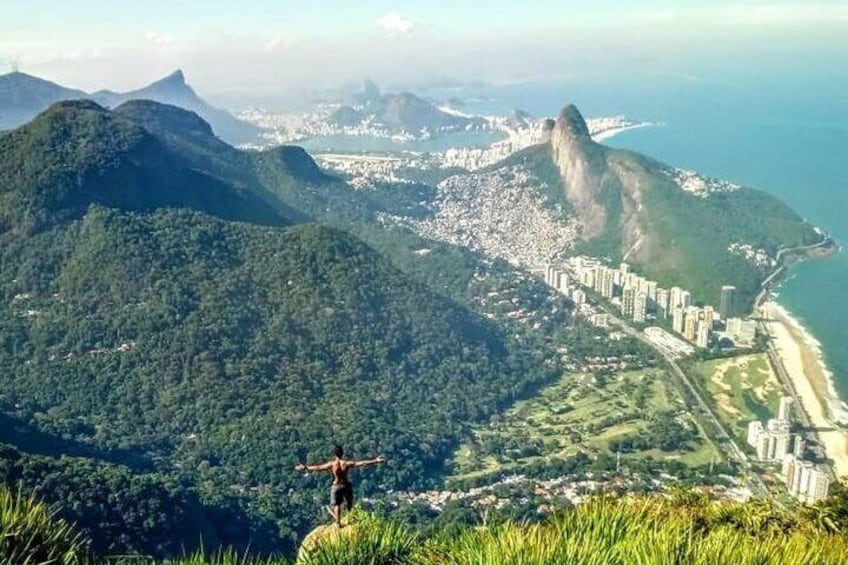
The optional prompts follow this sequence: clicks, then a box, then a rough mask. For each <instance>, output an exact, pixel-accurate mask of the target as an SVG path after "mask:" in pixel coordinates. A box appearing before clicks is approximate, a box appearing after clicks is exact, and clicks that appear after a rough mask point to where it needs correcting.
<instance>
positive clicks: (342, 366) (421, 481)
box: [0, 102, 595, 556]
mask: <svg viewBox="0 0 848 565" xmlns="http://www.w3.org/2000/svg"><path fill="white" fill-rule="evenodd" d="M0 144H2V146H3V152H1V153H0V171H2V172H3V176H2V178H3V179H4V180H3V181H2V182H0V217H2V224H1V225H0V238H2V240H3V246H2V248H0V416H2V418H3V424H4V425H3V426H0V443H2V444H5V445H4V447H3V451H2V461H0V463H1V464H2V467H0V472H2V474H3V476H4V479H5V481H6V482H7V483H8V484H10V485H17V484H20V485H22V487H23V488H25V489H26V490H27V492H36V493H38V495H39V496H41V497H43V498H44V500H45V501H46V502H47V503H49V504H51V505H56V508H58V511H59V513H60V515H61V516H62V517H64V518H67V519H69V520H72V521H74V522H75V523H78V524H79V527H80V528H82V529H83V530H84V531H85V532H86V534H87V535H88V536H90V538H91V540H92V543H93V548H94V549H95V550H96V551H97V552H99V553H103V552H106V553H115V552H118V553H120V552H130V553H140V554H149V555H154V556H166V555H173V554H174V553H175V551H176V550H177V549H178V548H183V547H184V548H189V549H190V548H193V547H195V546H196V544H197V543H199V541H200V538H201V536H202V538H203V540H204V541H205V543H206V544H207V547H216V546H218V545H225V546H234V547H238V548H245V547H248V546H249V547H250V548H251V550H252V551H255V552H259V553H265V552H273V551H280V550H283V551H284V550H286V549H291V548H292V547H294V544H295V542H296V540H297V539H299V536H300V535H301V534H302V533H303V532H304V531H306V530H308V528H310V527H311V526H312V525H313V524H314V523H315V521H316V520H318V519H320V518H321V517H322V516H323V512H322V510H321V508H322V505H323V504H325V499H326V492H325V485H323V483H321V482H319V481H318V480H316V479H315V478H305V477H302V476H300V475H298V474H295V473H294V472H293V471H292V468H293V466H294V464H295V463H297V462H301V461H304V460H315V459H324V458H325V457H327V455H328V454H329V449H330V447H331V446H332V444H333V443H334V442H342V443H344V444H345V445H346V446H347V447H348V449H349V452H350V454H351V455H353V456H365V455H370V454H373V453H374V452H377V451H379V452H381V453H383V454H384V455H386V456H387V457H388V458H389V460H390V464H389V465H388V466H387V467H385V468H381V469H379V470H376V471H373V472H369V473H367V474H362V476H361V477H357V482H358V489H359V492H360V493H361V494H362V495H368V494H369V493H374V492H378V491H383V490H386V489H409V488H420V487H427V486H433V485H435V484H438V481H439V480H440V478H441V476H442V473H443V469H444V467H445V464H446V461H447V460H448V459H449V458H450V456H451V454H452V451H453V449H454V448H455V447H456V445H457V444H458V442H459V440H460V439H461V438H462V437H463V436H464V435H465V434H466V433H467V432H468V428H469V426H470V424H471V423H472V422H476V421H480V420H483V419H485V418H487V417H489V416H491V415H492V414H494V413H495V412H497V411H499V410H501V409H502V408H504V407H505V406H507V405H508V404H509V403H510V402H512V401H513V400H514V399H516V398H520V397H523V396H526V395H527V394H530V393H531V391H533V390H535V388H536V387H538V386H540V385H541V384H543V383H545V382H548V381H550V380H551V379H553V378H555V377H558V376H559V374H560V369H559V361H558V359H557V356H556V355H554V353H553V351H554V348H555V347H556V346H558V345H559V346H561V345H562V344H561V343H559V344H557V343H556V341H557V340H552V339H550V338H549V332H546V331H544V330H546V329H552V328H556V329H557V332H558V333H557V335H559V334H563V336H564V337H562V338H560V339H566V340H567V339H568V337H567V330H568V325H567V324H568V322H569V319H570V317H569V307H570V305H569V304H568V302H567V301H564V300H562V299H560V298H556V297H554V296H553V295H552V294H551V293H550V291H548V290H547V289H546V288H545V287H544V285H542V284H541V283H540V282H537V281H534V280H532V279H531V278H529V277H526V276H524V275H521V274H518V275H516V274H515V273H513V272H512V271H511V270H510V269H509V268H508V267H507V266H505V265H502V264H499V263H491V262H487V261H483V260H482V259H480V258H479V257H476V256H474V255H472V254H470V253H467V252H465V251H462V250H459V249H457V248H454V247H451V246H446V245H440V244H437V243H435V242H428V241H424V240H421V239H420V238H417V237H416V236H414V235H413V234H411V233H410V232H407V231H404V230H397V229H396V230H384V229H383V228H381V227H379V226H378V225H376V224H375V223H374V222H373V215H374V214H375V213H376V212H378V211H380V210H382V209H385V207H387V206H403V205H405V204H404V202H405V201H404V200H403V198H401V199H400V200H398V196H397V194H395V193H392V192H391V191H385V192H384V193H380V192H377V193H375V194H369V195H362V196H360V195H356V194H354V191H352V189H350V187H348V186H347V185H346V184H344V183H343V182H341V181H340V180H339V179H335V178H332V177H329V176H327V175H325V174H324V173H322V172H321V171H320V170H319V169H318V168H317V167H316V166H315V164H314V162H313V161H312V160H311V158H309V156H308V155H307V154H306V153H305V152H303V151H302V150H301V149H298V148H288V147H284V148H278V149H275V150H271V151H268V152H263V153H251V152H241V151H237V150H235V149H233V148H231V147H229V146H227V145H225V144H223V143H221V142H220V141H218V140H217V139H216V138H214V137H213V136H212V135H211V131H210V130H209V128H208V126H206V125H205V124H204V123H203V122H202V121H201V120H199V119H198V118H197V117H196V116H193V115H192V114H190V113H188V112H184V111H181V110H178V109H176V108H171V107H166V106H162V105H158V104H155V103H151V102H138V103H135V102H133V103H128V104H127V105H125V106H123V107H122V108H119V109H118V110H116V111H114V112H112V111H107V110H104V109H102V108H100V107H98V106H96V105H95V104H93V103H91V102H74V103H61V104H58V105H56V106H54V107H52V108H51V109H50V110H48V111H47V112H45V113H44V114H43V115H41V116H40V117H39V118H37V119H36V120H35V121H34V122H32V123H30V124H28V125H26V126H24V127H22V128H20V129H18V130H16V131H14V132H12V133H10V134H8V135H6V136H4V137H2V138H0ZM424 189H425V188H423V187H418V188H417V189H414V190H424ZM413 194H414V193H410V198H413V197H414V196H413ZM315 219H317V220H319V221H320V222H322V223H323V224H332V225H335V226H337V227H339V228H342V230H345V231H342V230H340V229H333V228H330V227H326V226H325V225H319V224H315V223H302V222H304V221H305V220H315ZM234 220H239V221H234ZM293 224H296V225H293ZM353 234H355V235H353ZM363 241H365V242H367V243H368V244H369V245H370V247H369V245H366V244H365V243H363ZM422 246H427V248H428V249H430V250H431V253H429V254H428V255H427V256H426V257H423V256H421V255H420V254H417V253H416V251H417V250H419V249H421V248H422ZM375 250H376V251H375ZM493 289H497V290H498V291H504V292H505V291H509V292H511V293H512V296H513V297H514V299H515V300H519V301H522V303H523V304H526V305H527V307H528V308H545V309H546V310H545V312H547V313H546V314H545V315H544V316H542V315H539V320H540V321H539V323H538V325H537V326H536V329H533V328H530V327H526V328H525V327H522V326H519V325H517V324H513V325H504V324H501V323H497V322H496V321H495V320H493V319H487V318H485V317H483V316H481V309H482V306H481V301H480V300H479V297H480V296H481V295H484V294H485V293H487V292H491V291H493ZM500 313H501V312H498V311H496V310H495V311H494V314H492V316H494V317H495V318H497V317H498V315H499V314H500ZM592 345H593V346H594V345H595V342H593V343H592ZM581 351H582V350H581V348H580V347H577V348H575V349H574V350H573V351H571V356H572V357H578V356H579V355H581Z"/></svg>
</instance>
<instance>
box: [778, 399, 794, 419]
mask: <svg viewBox="0 0 848 565" xmlns="http://www.w3.org/2000/svg"><path fill="white" fill-rule="evenodd" d="M791 409H792V397H791V396H781V397H780V403H779V404H778V408H777V418H778V419H779V420H786V421H787V422H788V421H789V419H790V416H791Z"/></svg>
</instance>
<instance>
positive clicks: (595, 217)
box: [550, 105, 642, 255]
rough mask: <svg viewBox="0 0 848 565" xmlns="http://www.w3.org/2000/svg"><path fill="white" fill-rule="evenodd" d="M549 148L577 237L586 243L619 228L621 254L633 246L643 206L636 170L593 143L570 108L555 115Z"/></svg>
mask: <svg viewBox="0 0 848 565" xmlns="http://www.w3.org/2000/svg"><path fill="white" fill-rule="evenodd" d="M550 144H551V151H552V157H553V160H554V163H555V164H556V166H557V168H558V169H559V172H560V176H561V178H562V181H563V185H564V187H565V195H566V197H567V198H568V200H569V202H571V204H572V205H573V206H574V211H575V215H576V216H577V218H578V220H579V222H580V224H581V227H582V230H581V237H582V238H583V239H586V240H591V239H593V238H596V237H600V236H602V235H604V234H606V233H607V231H608V230H619V231H620V232H621V234H620V235H621V254H622V255H625V254H627V253H628V251H629V250H631V249H633V248H634V247H635V246H638V242H639V240H640V237H641V230H640V227H639V223H640V222H639V216H638V212H639V211H640V210H641V207H642V204H641V201H642V195H641V189H640V183H639V174H638V171H635V170H631V167H630V166H629V165H630V164H629V163H625V162H622V161H621V160H620V159H619V158H618V157H617V156H616V154H615V153H614V152H612V151H611V150H609V149H608V148H606V147H604V146H603V145H600V144H598V143H595V142H594V141H592V138H591V135H590V134H589V128H588V127H587V125H586V121H585V120H584V119H583V116H582V115H581V114H580V111H579V110H578V109H577V108H576V107H575V106H574V105H568V106H566V107H565V108H564V109H563V110H562V112H560V114H559V116H558V117H557V119H556V123H555V124H553V126H552V127H551V130H550Z"/></svg>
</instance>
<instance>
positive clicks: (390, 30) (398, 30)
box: [376, 12, 415, 37]
mask: <svg viewBox="0 0 848 565" xmlns="http://www.w3.org/2000/svg"><path fill="white" fill-rule="evenodd" d="M376 23H377V27H379V28H380V29H382V30H383V31H384V32H385V33H386V35H388V36H389V37H400V36H408V35H412V33H413V32H414V31H415V22H414V21H412V20H410V19H409V18H405V17H403V16H402V15H401V14H400V13H399V12H389V13H388V14H386V15H385V16H383V17H381V18H377V22H376Z"/></svg>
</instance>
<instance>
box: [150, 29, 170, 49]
mask: <svg viewBox="0 0 848 565" xmlns="http://www.w3.org/2000/svg"><path fill="white" fill-rule="evenodd" d="M144 38H145V39H146V40H147V41H149V42H150V43H154V44H156V45H158V46H160V47H164V46H166V45H171V44H172V43H174V41H175V40H174V36H172V35H169V34H167V33H159V32H156V31H148V32H147V33H145V34H144Z"/></svg>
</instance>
